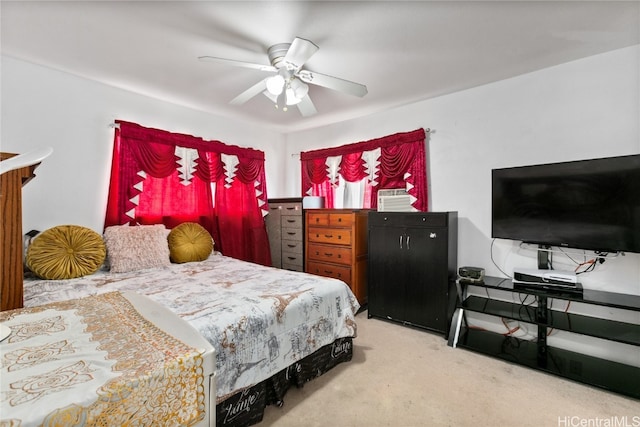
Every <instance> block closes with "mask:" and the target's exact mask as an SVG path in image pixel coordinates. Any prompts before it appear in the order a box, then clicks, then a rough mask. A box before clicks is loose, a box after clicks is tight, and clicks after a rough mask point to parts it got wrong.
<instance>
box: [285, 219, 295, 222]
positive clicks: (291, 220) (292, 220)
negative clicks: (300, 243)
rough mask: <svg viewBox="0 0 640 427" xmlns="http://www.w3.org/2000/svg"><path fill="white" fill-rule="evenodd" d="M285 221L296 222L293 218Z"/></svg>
mask: <svg viewBox="0 0 640 427" xmlns="http://www.w3.org/2000/svg"><path fill="white" fill-rule="evenodd" d="M287 222H296V220H295V219H288V220H287Z"/></svg>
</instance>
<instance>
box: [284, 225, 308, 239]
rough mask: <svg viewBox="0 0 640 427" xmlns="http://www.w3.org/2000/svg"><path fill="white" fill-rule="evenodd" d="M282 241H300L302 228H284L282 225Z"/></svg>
mask: <svg viewBox="0 0 640 427" xmlns="http://www.w3.org/2000/svg"><path fill="white" fill-rule="evenodd" d="M281 237H282V241H283V242H284V241H286V240H294V241H296V242H302V237H303V234H302V230H300V229H296V228H285V227H282V235H281Z"/></svg>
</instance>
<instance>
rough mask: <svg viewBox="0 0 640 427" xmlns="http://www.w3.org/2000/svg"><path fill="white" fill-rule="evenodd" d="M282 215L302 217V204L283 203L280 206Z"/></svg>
mask: <svg viewBox="0 0 640 427" xmlns="http://www.w3.org/2000/svg"><path fill="white" fill-rule="evenodd" d="M280 215H283V216H299V217H302V203H283V204H282V205H280Z"/></svg>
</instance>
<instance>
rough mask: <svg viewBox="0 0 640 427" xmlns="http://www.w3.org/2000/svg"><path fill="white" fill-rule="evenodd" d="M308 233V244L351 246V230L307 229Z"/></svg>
mask: <svg viewBox="0 0 640 427" xmlns="http://www.w3.org/2000/svg"><path fill="white" fill-rule="evenodd" d="M308 233H309V234H308V236H309V241H310V242H316V243H329V244H332V245H350V244H351V229H339V228H322V227H309V230H308Z"/></svg>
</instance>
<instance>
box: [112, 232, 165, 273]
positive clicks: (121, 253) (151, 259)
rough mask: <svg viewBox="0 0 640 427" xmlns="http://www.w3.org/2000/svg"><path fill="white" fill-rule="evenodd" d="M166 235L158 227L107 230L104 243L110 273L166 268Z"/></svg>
mask: <svg viewBox="0 0 640 427" xmlns="http://www.w3.org/2000/svg"><path fill="white" fill-rule="evenodd" d="M168 234H169V230H167V228H166V227H165V226H164V225H162V224H159V225H133V226H129V225H114V226H111V227H107V228H106V229H105V230H104V242H105V244H106V245H107V260H108V262H109V266H110V268H111V272H113V273H124V272H127V271H136V270H143V269H146V268H157V267H168V266H170V265H171V260H170V258H169V244H168V242H167V235H168Z"/></svg>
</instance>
